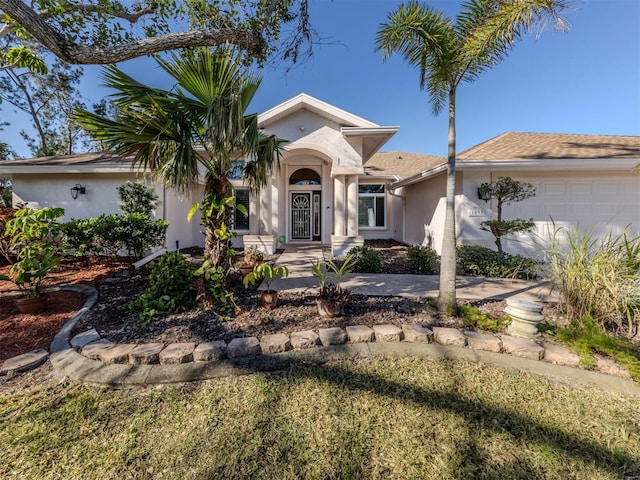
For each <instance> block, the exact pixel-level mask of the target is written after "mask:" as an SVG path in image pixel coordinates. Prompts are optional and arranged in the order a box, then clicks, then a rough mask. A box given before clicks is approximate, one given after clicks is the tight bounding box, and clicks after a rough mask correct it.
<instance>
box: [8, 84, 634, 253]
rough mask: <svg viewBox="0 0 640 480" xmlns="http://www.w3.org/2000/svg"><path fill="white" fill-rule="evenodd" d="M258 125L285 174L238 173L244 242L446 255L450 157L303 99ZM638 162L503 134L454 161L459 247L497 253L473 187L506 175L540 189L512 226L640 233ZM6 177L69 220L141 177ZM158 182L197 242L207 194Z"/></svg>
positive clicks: (40, 168) (617, 141) (624, 145)
mask: <svg viewBox="0 0 640 480" xmlns="http://www.w3.org/2000/svg"><path fill="white" fill-rule="evenodd" d="M258 121H259V125H260V127H261V128H262V129H264V131H265V132H266V133H269V134H275V135H277V136H279V137H281V138H285V139H287V140H288V141H289V143H288V144H287V146H286V151H285V153H284V155H283V159H282V164H281V169H280V171H279V172H273V175H272V177H271V178H270V179H269V182H268V185H267V187H266V188H265V189H263V191H262V192H261V193H260V194H259V195H257V196H251V195H249V191H248V189H247V188H246V187H245V186H244V185H243V184H242V180H241V179H240V178H239V176H238V175H232V183H233V185H234V188H235V195H236V201H237V202H238V203H241V204H243V205H245V207H247V209H248V211H249V215H248V217H245V216H242V215H236V216H235V223H234V225H233V228H234V230H235V232H236V234H237V237H236V239H235V241H236V244H237V245H238V246H241V245H244V246H245V247H246V246H251V245H256V246H258V247H259V248H261V249H262V250H264V251H266V252H269V253H270V252H273V251H274V250H275V249H276V248H278V247H279V246H281V245H283V244H288V243H321V244H327V245H329V244H330V245H331V247H332V251H333V253H334V255H342V254H344V253H345V252H346V251H348V249H349V248H351V247H353V246H357V245H362V244H363V242H364V239H367V238H370V239H373V238H387V239H395V240H398V241H402V242H405V243H409V244H422V245H431V246H433V247H434V248H435V249H436V250H438V251H439V250H440V247H441V244H442V225H443V222H444V196H445V176H446V158H444V157H440V156H431V155H423V154H415V153H406V152H381V151H380V149H382V148H383V147H384V144H385V143H386V142H387V141H388V140H389V139H390V138H391V137H392V136H393V135H394V134H395V133H396V131H397V130H398V127H395V126H380V125H377V124H375V123H373V122H370V121H368V120H365V119H363V118H360V117H358V116H356V115H353V114H351V113H349V112H346V111H344V110H341V109H339V108H337V107H335V106H332V105H329V104H327V103H325V102H322V101H320V100H318V99H316V98H313V97H311V96H309V95H306V94H300V95H297V96H296V97H294V98H291V99H290V100H287V101H285V102H283V103H281V104H280V105H277V106H275V107H274V108H272V109H270V110H268V111H266V112H264V113H262V114H260V115H259V117H258ZM638 164H640V137H621V136H599V135H560V134H537V133H505V134H503V135H500V136H498V137H496V138H494V139H491V140H489V141H487V142H484V143H482V144H480V145H477V146H475V147H473V148H471V149H469V150H467V151H465V152H462V153H460V154H459V155H458V161H457V192H456V206H457V208H456V225H457V236H458V243H460V244H480V245H485V246H488V247H493V246H494V244H493V238H492V237H491V235H490V234H489V233H487V232H485V231H483V230H481V229H480V226H481V223H482V221H484V220H487V219H489V218H491V216H492V215H494V212H493V210H492V208H495V205H493V204H492V203H487V202H484V201H482V200H480V199H479V198H478V194H477V189H478V187H479V186H480V185H481V184H482V183H484V182H489V181H491V180H495V179H497V178H499V177H501V176H510V177H512V178H514V179H516V180H523V181H527V182H530V183H532V184H534V186H535V187H536V190H537V195H536V196H535V197H533V198H530V199H527V200H525V201H523V202H520V203H516V204H512V205H508V206H506V207H505V209H504V218H507V219H508V218H516V217H518V218H526V219H529V218H533V219H534V220H535V221H536V229H535V232H533V235H534V236H535V235H537V236H541V237H545V236H547V235H549V233H550V232H551V230H552V223H551V222H552V220H553V221H554V222H555V224H556V225H567V224H569V223H575V222H577V223H578V224H579V226H580V228H587V229H589V228H597V229H598V230H599V231H602V232H604V231H606V230H608V229H612V230H613V231H614V232H620V231H622V229H624V228H625V226H627V225H629V226H630V229H631V231H632V232H633V233H635V234H639V233H640V172H638V171H637V170H635V169H634V167H636V166H637V165H638ZM238 171H239V170H238ZM0 177H10V178H11V179H12V180H13V185H14V203H15V202H17V201H26V202H30V203H31V204H32V205H34V206H41V207H44V206H49V205H50V206H60V207H63V208H65V211H66V218H86V217H90V216H95V215H98V214H100V213H116V212H118V200H117V191H116V188H117V187H118V186H119V185H121V184H122V183H124V182H125V181H127V180H132V179H135V178H138V177H139V178H143V179H144V178H145V176H144V174H141V173H139V172H137V171H133V170H132V169H131V163H130V161H129V160H127V159H122V158H118V157H115V156H110V155H104V154H84V155H70V156H65V157H47V158H38V159H28V160H16V161H7V162H0ZM147 181H149V182H151V180H147ZM76 187H77V188H76ZM155 187H156V191H157V192H158V195H159V197H160V203H159V206H158V208H157V211H156V216H157V217H158V218H164V219H166V220H168V221H169V223H170V227H169V230H168V232H167V247H168V248H170V249H173V247H174V246H175V247H186V246H192V245H202V244H203V243H204V237H203V235H202V232H201V230H202V227H201V226H200V225H199V221H198V220H197V219H194V220H193V221H192V223H188V222H187V220H186V217H187V212H188V211H189V209H190V208H191V205H192V204H193V203H194V202H197V201H199V200H200V199H201V198H202V190H201V189H196V191H191V192H186V193H182V194H178V193H176V192H173V191H171V190H168V189H166V188H164V187H163V186H162V185H159V184H156V185H155ZM83 192H84V193H83ZM527 235H529V236H531V235H532V234H523V235H517V236H515V237H514V238H513V240H515V241H513V242H506V243H507V245H506V249H507V250H509V251H522V250H527V249H528V246H527V245H528V243H529V242H528V240H530V238H528V237H527Z"/></svg>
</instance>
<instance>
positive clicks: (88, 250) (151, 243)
mask: <svg viewBox="0 0 640 480" xmlns="http://www.w3.org/2000/svg"><path fill="white" fill-rule="evenodd" d="M168 226H169V223H168V222H167V221H166V220H154V219H153V218H151V217H148V216H147V215H144V214H142V213H130V214H127V215H116V214H112V215H104V214H103V215H100V216H98V217H94V218H87V219H82V220H72V221H70V222H67V223H66V224H65V225H64V233H65V239H64V245H65V247H66V248H67V249H69V250H73V251H74V253H75V254H76V255H99V254H105V255H110V256H116V255H118V254H119V253H120V252H122V251H126V252H127V255H129V256H133V257H135V258H141V257H142V256H143V255H144V254H145V253H146V252H148V251H149V250H152V249H153V248H154V247H157V246H161V245H162V244H164V240H165V236H166V233H167V227H168Z"/></svg>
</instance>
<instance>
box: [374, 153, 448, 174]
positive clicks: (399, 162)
mask: <svg viewBox="0 0 640 480" xmlns="http://www.w3.org/2000/svg"><path fill="white" fill-rule="evenodd" d="M446 161H447V159H446V158H445V157H439V156H436V155H425V154H421V153H408V152H378V153H376V154H375V155H373V156H372V157H371V158H370V159H369V160H368V161H367V163H365V164H364V171H365V173H366V174H367V175H376V176H385V175H386V176H388V175H393V176H395V177H397V178H400V179H402V178H407V177H411V176H413V175H417V174H419V173H421V172H424V171H425V170H429V169H431V168H433V167H436V166H438V165H441V164H443V163H446Z"/></svg>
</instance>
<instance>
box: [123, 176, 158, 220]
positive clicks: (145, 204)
mask: <svg viewBox="0 0 640 480" xmlns="http://www.w3.org/2000/svg"><path fill="white" fill-rule="evenodd" d="M118 198H119V199H120V210H122V212H123V213H124V214H125V215H126V214H129V213H142V214H143V215H146V216H147V217H150V216H151V213H152V212H153V209H154V208H156V205H157V204H158V195H156V191H155V189H154V188H153V187H152V186H150V185H146V184H144V183H142V182H131V181H128V182H127V183H125V184H123V185H120V186H119V187H118Z"/></svg>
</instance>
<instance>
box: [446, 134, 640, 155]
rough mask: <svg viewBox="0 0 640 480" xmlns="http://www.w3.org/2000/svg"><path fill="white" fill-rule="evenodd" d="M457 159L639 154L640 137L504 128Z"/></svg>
mask: <svg viewBox="0 0 640 480" xmlns="http://www.w3.org/2000/svg"><path fill="white" fill-rule="evenodd" d="M457 158H458V159H459V160H466V161H473V160H485V161H486V160H517V159H570V158H576V159H587V158H640V137H634V136H619V135H615V136H614V135H575V134H564V133H521V132H506V133H503V134H502V135H498V136H497V137H494V138H492V139H490V140H487V141H486V142H483V143H480V144H479V145H476V146H475V147H471V148H470V149H468V150H465V151H464V152H461V153H460V154H458V156H457Z"/></svg>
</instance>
